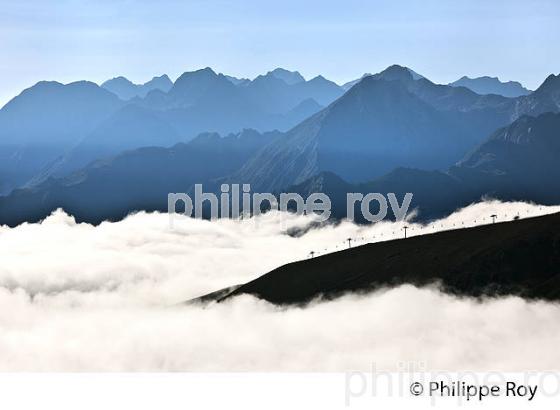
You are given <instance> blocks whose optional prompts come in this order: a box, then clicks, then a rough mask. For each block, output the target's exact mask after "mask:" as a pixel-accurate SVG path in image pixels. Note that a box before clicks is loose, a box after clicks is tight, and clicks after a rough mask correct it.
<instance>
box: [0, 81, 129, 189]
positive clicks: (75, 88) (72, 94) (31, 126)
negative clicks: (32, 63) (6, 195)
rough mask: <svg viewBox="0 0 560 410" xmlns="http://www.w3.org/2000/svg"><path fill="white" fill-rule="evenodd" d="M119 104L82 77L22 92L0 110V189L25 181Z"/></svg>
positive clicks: (101, 89) (9, 187)
mask: <svg viewBox="0 0 560 410" xmlns="http://www.w3.org/2000/svg"><path fill="white" fill-rule="evenodd" d="M122 105H123V103H122V101H121V100H119V98H117V97H116V96H115V95H114V94H112V93H110V92H109V91H107V90H105V89H103V88H100V87H99V86H97V85H96V84H94V83H91V82H86V81H80V82H75V83H70V84H67V85H63V84H60V83H57V82H46V81H44V82H40V83H37V84H36V85H35V86H33V87H31V88H28V89H26V90H24V91H23V92H22V93H21V94H20V95H19V96H17V97H15V98H14V99H12V100H11V101H10V102H8V103H7V104H6V105H5V106H4V107H3V108H2V109H1V110H0V181H1V182H0V185H1V187H0V189H2V191H0V193H2V192H6V191H9V190H10V189H12V188H14V187H16V186H18V185H20V184H22V183H25V182H26V181H27V180H28V179H29V178H31V177H32V176H33V175H35V174H36V173H37V172H39V171H40V170H41V169H42V168H43V167H44V166H45V165H47V164H48V163H49V162H51V161H52V160H53V159H55V158H56V157H57V156H58V155H60V154H61V153H62V152H63V151H64V150H65V149H67V148H68V147H69V146H72V145H73V144H75V143H76V142H77V141H79V140H80V139H81V138H83V137H84V136H86V135H88V134H89V133H90V132H92V131H93V130H94V129H95V127H96V126H97V125H98V124H99V123H100V122H102V121H104V120H106V119H107V118H109V116H110V115H111V114H112V113H113V112H115V111H116V110H118V109H119V108H120V107H122Z"/></svg>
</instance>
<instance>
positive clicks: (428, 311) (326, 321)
mask: <svg viewBox="0 0 560 410" xmlns="http://www.w3.org/2000/svg"><path fill="white" fill-rule="evenodd" d="M558 211H560V207H539V206H535V205H530V204H521V203H498V202H485V203H480V204H476V205H473V206H470V207H467V208H465V209H463V210H460V211H458V212H457V213H455V214H453V215H451V216H450V217H448V218H446V219H444V220H441V221H437V222H436V223H433V224H430V225H428V226H426V227H423V228H422V227H421V225H417V224H414V223H411V222H410V221H409V222H408V223H407V224H408V226H409V227H410V229H409V231H408V233H409V235H415V234H420V233H427V232H432V231H436V230H441V229H452V228H453V227H461V226H471V225H474V224H475V223H474V221H475V220H476V221H477V222H476V224H480V223H487V222H488V221H489V215H492V214H494V213H496V214H497V215H498V220H509V219H512V218H513V217H515V216H516V215H518V214H519V216H521V217H525V216H535V215H538V214H545V213H551V212H558ZM310 222H311V218H307V217H296V216H293V215H292V216H287V215H286V214H279V213H271V214H267V215H263V216H261V217H259V218H258V220H256V221H255V220H244V221H230V220H220V221H215V222H208V221H200V220H193V219H187V218H185V219H184V220H182V221H180V222H177V221H176V222H175V228H174V229H172V230H171V229H170V228H169V224H168V216H167V215H162V214H144V213H140V214H136V215H133V216H130V217H128V218H127V219H125V220H124V221H121V222H118V223H103V224H101V225H100V226H98V227H93V226H91V225H88V224H76V223H75V221H74V220H73V219H72V218H71V217H69V216H67V215H65V214H64V213H62V212H57V213H55V214H53V215H52V216H51V217H49V218H48V219H46V220H45V221H44V222H43V223H41V224H23V225H20V226H18V227H16V228H8V227H0V261H1V262H0V370H12V371H16V370H17V371H19V370H31V371H34V370H39V371H56V370H58V371H67V370H72V371H104V370H117V371H139V370H146V371H165V370H175V371H236V370H262V371H272V370H281V371H300V370H301V371H315V370H317V371H322V370H369V369H370V368H371V366H372V364H373V363H375V364H376V366H377V368H386V369H391V368H393V369H394V368H396V367H397V366H398V364H399V362H402V361H423V362H425V363H426V364H427V366H428V368H432V369H439V370H441V369H445V370H466V369H474V370H525V369H531V370H533V369H541V370H544V369H554V368H555V369H557V368H559V367H560V352H559V351H558V349H557V346H558V345H560V326H558V323H560V306H559V305H557V304H552V303H544V302H538V303H536V302H527V301H524V300H522V299H519V298H513V297H511V298H501V299H488V300H485V301H483V302H481V301H476V300H473V299H468V298H460V299H459V298H455V297H451V296H448V295H445V294H442V293H440V292H439V291H437V290H436V289H416V288H413V287H410V286H402V287H399V288H396V289H390V290H384V291H380V292H376V293H374V294H370V295H367V296H361V297H356V296H347V297H344V298H341V299H337V300H335V301H331V302H318V303H314V304H312V305H311V306H308V307H306V308H278V307H275V306H272V305H270V304H268V303H266V302H263V301H259V300H256V299H254V298H252V297H249V296H243V297H239V298H236V299H234V300H231V301H228V302H227V303H223V304H212V305H209V306H207V307H201V306H192V305H191V306H184V305H177V303H179V302H181V301H184V300H188V299H190V298H193V297H196V296H199V295H201V294H205V293H208V292H211V291H214V290H217V289H220V288H223V287H226V286H230V285H232V284H238V283H243V282H246V281H248V280H251V279H253V278H255V277H257V276H259V275H261V274H263V273H265V272H267V271H269V270H271V269H273V268H275V267H277V266H279V265H282V264H284V263H287V262H290V261H293V260H297V259H303V258H306V257H308V254H309V252H310V251H311V250H314V251H316V252H319V253H323V252H325V250H328V251H333V250H336V249H337V248H338V249H341V248H343V247H345V246H347V244H346V245H345V244H344V242H345V239H346V238H348V237H351V238H355V243H357V244H359V243H361V242H365V241H369V242H371V241H378V240H385V239H390V238H392V237H401V236H402V226H403V224H395V223H389V222H387V223H382V224H377V225H375V226H369V227H360V226H356V225H354V224H351V223H347V222H345V223H341V224H339V225H337V226H326V227H323V228H320V229H313V230H311V231H309V232H307V233H306V234H305V235H303V236H300V237H297V238H296V237H291V236H289V235H287V234H286V230H287V229H290V228H294V227H304V226H307V225H308V224H309V223H310ZM463 223H465V225H463ZM421 228H422V229H421ZM361 238H364V239H361Z"/></svg>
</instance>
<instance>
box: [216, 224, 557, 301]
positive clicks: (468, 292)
mask: <svg viewBox="0 0 560 410" xmlns="http://www.w3.org/2000/svg"><path fill="white" fill-rule="evenodd" d="M559 229H560V213H557V214H553V215H548V216H542V217H536V218H528V219H520V220H514V221H511V222H503V223H496V224H491V225H484V226H479V227H474V228H466V229H459V230H452V231H445V232H439V233H434V234H429V235H422V236H414V237H410V238H408V239H400V240H392V241H387V242H379V243H375V244H368V245H363V246H359V247H355V248H351V249H348V250H345V251H339V252H335V253H331V254H327V255H323V256H320V257H316V258H313V259H307V260H303V261H299V262H294V263H290V264H287V265H284V266H281V267H279V268H277V269H275V270H273V271H271V272H269V273H267V274H265V275H263V276H261V277H259V278H257V279H255V280H253V281H251V282H248V283H246V284H245V285H243V286H241V287H239V288H238V289H237V290H235V291H234V292H231V293H229V294H228V295H226V296H224V297H222V298H220V299H219V300H220V301H222V300H225V299H228V298H230V297H232V296H235V295H241V294H250V295H254V296H256V297H258V298H261V299H264V300H267V301H269V302H271V303H275V304H303V303H307V302H309V301H311V300H313V299H316V298H319V297H323V298H327V299H330V298H333V297H336V296H339V295H342V294H345V293H349V292H367V291H371V290H375V289H378V288H381V287H386V286H396V285H400V284H405V283H408V284H413V285H416V286H425V285H430V284H433V283H438V284H440V285H441V287H442V289H443V290H444V291H446V292H449V293H452V294H457V295H465V296H475V297H479V296H503V295H518V296H521V297H525V298H530V299H546V300H555V301H558V300H560V232H559Z"/></svg>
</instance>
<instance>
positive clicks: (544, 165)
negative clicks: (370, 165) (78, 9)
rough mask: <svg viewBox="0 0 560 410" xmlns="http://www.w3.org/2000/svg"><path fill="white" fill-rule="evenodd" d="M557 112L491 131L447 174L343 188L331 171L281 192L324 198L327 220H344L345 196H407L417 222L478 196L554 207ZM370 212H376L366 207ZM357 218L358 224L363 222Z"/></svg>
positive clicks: (415, 173) (559, 198)
mask: <svg viewBox="0 0 560 410" xmlns="http://www.w3.org/2000/svg"><path fill="white" fill-rule="evenodd" d="M559 132H560V114H553V113H546V114H542V115H540V116H538V117H530V116H523V117H521V118H520V119H518V120H517V121H515V122H514V123H512V124H511V125H509V126H507V127H504V128H501V129H499V130H497V131H496V132H495V133H493V134H492V135H491V136H490V137H489V138H488V139H487V140H486V141H484V142H483V143H482V144H481V145H480V146H478V147H477V148H476V149H475V150H473V151H472V152H471V153H469V154H468V155H466V157H465V158H464V159H463V160H461V161H460V162H458V163H457V164H456V165H454V166H452V167H450V168H449V169H448V170H447V171H445V172H444V171H426V170H420V169H411V168H402V167H401V168H397V169H395V170H394V171H392V172H390V173H388V174H386V175H384V176H382V177H380V178H376V179H374V180H372V181H370V182H367V183H360V184H349V183H348V182H346V181H344V180H342V179H341V178H340V177H338V176H337V175H335V174H332V173H328V172H325V173H321V174H319V175H315V176H313V177H312V178H309V179H308V180H306V181H304V182H303V183H301V184H298V185H295V186H292V187H290V188H288V189H286V191H287V192H297V193H299V194H300V195H302V196H304V197H307V196H309V195H310V194H311V193H313V192H323V193H326V194H327V195H329V197H330V198H331V201H332V203H333V216H334V217H336V218H345V217H346V216H347V215H346V194H347V193H348V192H359V193H363V194H367V193H369V192H381V193H388V192H393V193H395V194H396V196H397V198H399V200H402V198H403V197H404V195H405V194H406V193H407V192H411V193H413V200H412V203H411V207H410V209H411V210H412V209H416V210H417V211H418V216H417V218H418V219H419V220H431V219H435V218H439V217H442V216H445V215H449V214H450V213H452V212H453V211H455V210H456V209H458V208H461V207H464V206H466V205H468V204H470V203H474V202H477V201H480V200H481V199H482V198H484V197H492V198H497V199H501V200H524V201H533V202H536V203H540V204H558V203H560V191H559V190H558V188H557V187H558V181H559V178H560V165H559V164H558V160H557V158H559V156H560V137H559V136H560V134H559ZM371 210H372V212H376V211H377V209H375V208H372V209H371ZM356 215H357V216H359V217H360V219H359V220H358V222H366V221H365V220H364V219H363V218H361V216H360V215H361V214H360V212H358V210H357V209H356Z"/></svg>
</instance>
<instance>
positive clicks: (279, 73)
mask: <svg viewBox="0 0 560 410" xmlns="http://www.w3.org/2000/svg"><path fill="white" fill-rule="evenodd" d="M267 75H270V76H273V77H275V78H278V79H279V80H282V81H284V82H285V83H286V84H288V85H293V84H297V83H301V82H304V81H305V78H303V76H302V75H301V74H300V73H299V72H297V71H289V70H286V69H284V68H275V69H274V70H272V71H269V72H268V73H267Z"/></svg>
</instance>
